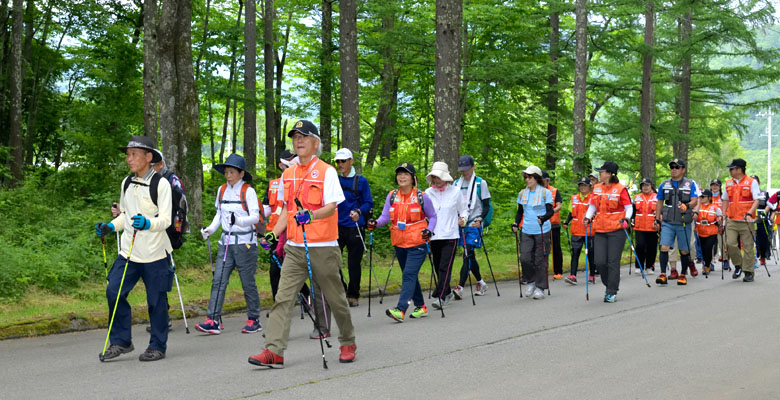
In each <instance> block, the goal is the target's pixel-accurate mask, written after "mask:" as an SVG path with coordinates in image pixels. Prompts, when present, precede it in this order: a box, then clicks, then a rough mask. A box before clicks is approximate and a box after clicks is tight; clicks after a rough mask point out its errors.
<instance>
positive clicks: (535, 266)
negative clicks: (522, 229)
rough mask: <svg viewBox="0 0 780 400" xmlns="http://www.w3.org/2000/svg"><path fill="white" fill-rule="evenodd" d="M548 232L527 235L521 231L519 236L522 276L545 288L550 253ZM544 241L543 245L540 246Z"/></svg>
mask: <svg viewBox="0 0 780 400" xmlns="http://www.w3.org/2000/svg"><path fill="white" fill-rule="evenodd" d="M550 239H551V238H550V233H549V232H548V233H545V234H543V235H529V234H527V233H523V235H522V237H521V238H520V263H521V264H522V266H523V277H524V278H525V280H526V281H528V282H533V283H534V284H535V285H536V287H538V288H540V289H547V274H548V272H547V268H548V266H547V259H548V258H549V257H547V256H548V255H550ZM542 241H544V247H542Z"/></svg>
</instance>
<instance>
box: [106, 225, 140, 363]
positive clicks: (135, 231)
mask: <svg viewBox="0 0 780 400" xmlns="http://www.w3.org/2000/svg"><path fill="white" fill-rule="evenodd" d="M138 215H141V214H138ZM136 234H138V229H134V230H133V240H131V241H130V249H129V250H128V251H127V260H125V270H124V271H123V272H122V280H121V281H119V291H118V292H117V294H116V301H115V302H114V309H113V310H112V311H111V321H110V322H109V323H108V332H107V333H106V342H105V343H103V352H102V353H100V354H99V355H98V358H99V359H100V361H105V360H106V359H105V356H106V348H107V347H108V338H109V337H111V328H112V327H113V326H114V317H115V316H116V308H117V307H118V306H119V298H120V297H122V285H124V283H125V275H127V265H128V264H129V263H130V256H131V255H132V254H133V244H135V235H136Z"/></svg>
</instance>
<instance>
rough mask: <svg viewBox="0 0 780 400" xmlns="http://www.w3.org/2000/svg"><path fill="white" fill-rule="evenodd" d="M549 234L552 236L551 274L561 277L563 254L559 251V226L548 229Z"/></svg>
mask: <svg viewBox="0 0 780 400" xmlns="http://www.w3.org/2000/svg"><path fill="white" fill-rule="evenodd" d="M550 234H551V235H552V258H553V273H554V274H556V275H562V274H563V252H562V251H561V226H560V225H553V226H552V228H551V229H550ZM588 244H590V243H588Z"/></svg>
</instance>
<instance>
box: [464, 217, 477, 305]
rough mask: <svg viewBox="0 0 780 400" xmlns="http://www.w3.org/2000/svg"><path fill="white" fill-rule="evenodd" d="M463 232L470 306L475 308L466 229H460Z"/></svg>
mask: <svg viewBox="0 0 780 400" xmlns="http://www.w3.org/2000/svg"><path fill="white" fill-rule="evenodd" d="M460 229H461V231H462V232H463V257H464V258H465V259H467V260H468V269H467V270H466V271H467V275H466V276H468V277H469V290H471V305H472V306H476V305H477V303H476V302H475V301H474V287H473V286H471V258H470V257H469V250H468V248H467V247H466V228H460Z"/></svg>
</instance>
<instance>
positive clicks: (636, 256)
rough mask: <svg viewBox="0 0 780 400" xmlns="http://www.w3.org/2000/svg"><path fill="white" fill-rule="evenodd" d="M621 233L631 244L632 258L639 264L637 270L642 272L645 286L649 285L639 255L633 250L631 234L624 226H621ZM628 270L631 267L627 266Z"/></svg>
mask: <svg viewBox="0 0 780 400" xmlns="http://www.w3.org/2000/svg"><path fill="white" fill-rule="evenodd" d="M623 233H625V234H626V239H628V244H630V245H631V252H632V253H634V258H636V264H637V265H639V271H640V272H642V278H644V279H645V284H646V285H647V287H650V282H648V281H647V277H646V276H645V269H644V267H642V262H641V261H639V256H638V255H637V254H636V250H634V242H632V241H631V236H629V235H628V231H627V230H626V228H623ZM628 269H629V271H630V270H631V267H629V268H628Z"/></svg>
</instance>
